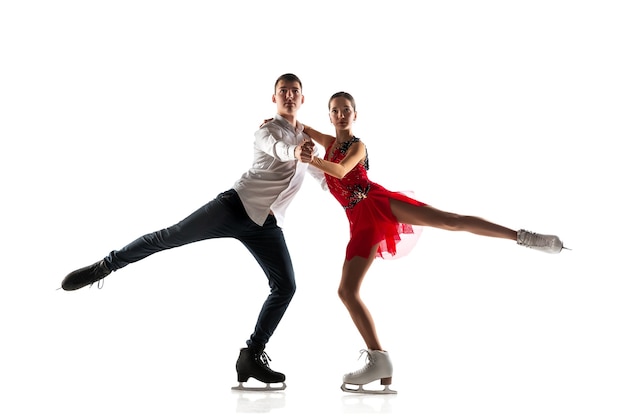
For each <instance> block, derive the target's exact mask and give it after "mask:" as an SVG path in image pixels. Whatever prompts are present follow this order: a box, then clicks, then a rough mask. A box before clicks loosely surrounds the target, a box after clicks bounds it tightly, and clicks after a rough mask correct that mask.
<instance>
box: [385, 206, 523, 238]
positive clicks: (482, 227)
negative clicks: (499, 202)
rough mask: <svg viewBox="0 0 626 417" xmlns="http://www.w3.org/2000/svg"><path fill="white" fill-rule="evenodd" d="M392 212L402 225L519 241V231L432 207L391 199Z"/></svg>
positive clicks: (478, 218)
mask: <svg viewBox="0 0 626 417" xmlns="http://www.w3.org/2000/svg"><path fill="white" fill-rule="evenodd" d="M389 203H390V205H391V211H392V213H393V214H394V216H396V219H397V220H398V221H399V222H400V223H405V224H413V225H419V226H430V227H436V228H439V229H445V230H454V231H465V232H470V233H474V234H477V235H481V236H489V237H497V238H501V239H510V240H517V231H515V230H513V229H509V228H508V227H504V226H500V225H499V224H495V223H492V222H489V221H487V220H485V219H481V218H480V217H476V216H465V215H461V214H456V213H449V212H446V211H442V210H439V209H436V208H434V207H432V206H415V205H412V204H409V203H406V202H404V201H400V200H394V199H390V201H389Z"/></svg>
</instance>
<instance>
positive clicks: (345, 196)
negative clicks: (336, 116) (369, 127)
mask: <svg viewBox="0 0 626 417" xmlns="http://www.w3.org/2000/svg"><path fill="white" fill-rule="evenodd" d="M359 141H360V139H359V138H356V137H352V139H350V140H349V141H347V142H344V143H342V144H341V145H340V146H339V147H337V148H336V149H334V150H333V151H332V152H330V149H332V146H333V145H332V144H331V146H329V147H328V149H326V155H325V156H324V159H325V160H327V161H330V162H335V163H339V162H341V161H342V160H343V158H345V157H346V152H347V151H348V149H349V148H350V146H351V145H352V144H353V143H355V142H359ZM333 144H334V143H333ZM368 168H369V161H368V157H367V153H366V155H365V161H364V163H359V164H357V165H356V166H355V167H354V168H353V169H352V170H351V171H350V172H348V173H347V174H346V175H345V176H344V177H343V179H339V178H335V177H333V176H330V175H328V174H326V183H327V184H328V190H329V191H330V193H331V194H332V195H333V196H334V197H335V198H336V199H337V201H338V202H339V204H341V205H342V206H343V208H345V209H350V208H352V207H354V206H355V205H356V204H357V203H358V202H359V201H361V200H363V199H364V198H367V193H368V192H369V190H370V186H371V183H370V180H369V178H368V177H367V170H368Z"/></svg>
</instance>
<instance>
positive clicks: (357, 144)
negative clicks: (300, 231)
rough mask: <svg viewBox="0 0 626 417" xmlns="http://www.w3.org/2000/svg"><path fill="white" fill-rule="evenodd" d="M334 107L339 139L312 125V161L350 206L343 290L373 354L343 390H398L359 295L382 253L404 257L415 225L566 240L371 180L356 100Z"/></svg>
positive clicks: (341, 99)
mask: <svg viewBox="0 0 626 417" xmlns="http://www.w3.org/2000/svg"><path fill="white" fill-rule="evenodd" d="M328 108H329V111H330V121H331V123H332V124H333V125H334V126H335V132H336V137H333V136H330V135H325V134H323V133H320V132H318V131H317V130H315V129H312V128H311V127H309V126H305V127H304V132H305V133H306V134H308V135H309V136H310V137H311V138H312V139H313V140H314V141H316V142H317V143H319V144H320V145H321V146H323V147H324V149H326V154H325V156H324V159H320V158H318V157H314V158H313V159H312V160H311V162H310V164H311V165H313V166H315V167H317V168H319V169H320V170H322V171H323V172H324V173H325V176H326V182H327V184H328V189H329V191H330V192H331V194H332V195H333V196H334V197H335V198H336V199H337V201H338V202H339V203H340V204H341V205H342V206H343V207H344V209H345V211H346V215H347V217H348V221H349V223H350V241H349V242H348V246H347V248H346V257H345V261H344V264H343V271H342V276H341V283H340V285H339V291H338V292H339V297H340V298H341V301H342V302H343V303H344V305H345V306H346V308H347V309H348V312H349V313H350V316H351V317H352V320H353V321H354V324H355V325H356V327H357V329H358V331H359V333H360V334H361V336H362V337H363V340H364V341H365V344H366V346H367V350H363V351H362V352H364V353H366V354H367V358H366V365H365V367H363V368H362V369H359V370H357V371H356V372H351V373H348V374H346V375H344V378H343V385H342V386H341V388H342V390H344V391H349V392H381V393H395V391H393V390H391V389H389V385H390V384H391V378H392V374H393V367H392V364H391V360H390V358H389V354H388V353H387V352H386V351H385V350H384V349H383V347H382V345H381V343H380V341H379V339H378V336H377V334H376V327H375V325H374V320H373V318H372V315H371V314H370V312H369V310H368V309H367V307H366V306H365V304H364V303H363V300H361V298H360V295H359V289H360V287H361V284H362V282H363V279H364V277H365V274H366V273H367V270H368V269H369V267H370V266H371V264H372V262H373V261H374V259H375V258H376V257H382V258H385V257H393V256H397V255H399V254H400V253H399V252H398V244H399V243H401V241H402V239H405V238H406V237H408V236H410V235H411V234H413V228H412V225H415V226H431V227H437V228H440V229H446V230H453V231H466V232H471V233H474V234H477V235H482V236H489V237H495V238H501V239H508V240H512V241H517V243H518V244H520V245H523V246H527V247H531V248H534V249H539V250H542V251H545V252H548V253H559V252H560V251H561V250H562V249H563V243H562V242H561V240H560V239H559V238H558V237H557V236H552V235H540V234H536V233H531V232H528V231H526V230H519V231H515V230H513V229H509V228H506V227H503V226H500V225H497V224H494V223H491V222H488V221H486V220H484V219H481V218H479V217H474V216H464V215H459V214H455V213H449V212H445V211H441V210H438V209H436V208H434V207H432V206H429V205H427V204H425V203H422V202H420V201H417V200H415V199H413V198H410V197H408V196H406V195H404V194H401V193H398V192H392V191H389V190H387V189H385V188H384V187H382V186H380V185H379V184H376V183H374V182H372V181H370V180H369V178H368V176H367V169H368V156H367V149H366V148H365V145H364V144H363V142H361V141H360V140H359V139H358V138H356V137H355V136H354V134H353V133H352V125H353V123H354V121H355V120H356V118H357V112H356V104H355V101H354V98H353V97H352V96H351V95H350V94H348V93H346V92H338V93H336V94H334V95H333V96H332V97H331V98H330V100H329V103H328ZM378 379H380V382H381V384H382V385H383V386H384V389H383V390H379V391H369V390H365V389H363V385H365V384H368V383H370V382H372V381H376V380H378ZM347 384H348V385H357V386H358V388H356V389H354V388H350V387H348V386H347Z"/></svg>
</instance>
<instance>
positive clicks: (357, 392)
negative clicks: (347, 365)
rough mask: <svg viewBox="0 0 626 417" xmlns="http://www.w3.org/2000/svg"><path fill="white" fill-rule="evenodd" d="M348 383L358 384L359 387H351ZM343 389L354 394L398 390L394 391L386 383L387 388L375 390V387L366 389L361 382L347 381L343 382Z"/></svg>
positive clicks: (387, 392) (392, 392) (389, 392)
mask: <svg viewBox="0 0 626 417" xmlns="http://www.w3.org/2000/svg"><path fill="white" fill-rule="evenodd" d="M348 385H357V386H358V388H350V387H349V386H348ZM341 390H342V391H343V392H351V393H353V394H383V395H385V394H397V393H398V391H394V390H392V389H391V388H389V385H385V388H383V389H379V390H374V389H365V388H363V385H360V384H346V383H345V382H344V383H343V384H341Z"/></svg>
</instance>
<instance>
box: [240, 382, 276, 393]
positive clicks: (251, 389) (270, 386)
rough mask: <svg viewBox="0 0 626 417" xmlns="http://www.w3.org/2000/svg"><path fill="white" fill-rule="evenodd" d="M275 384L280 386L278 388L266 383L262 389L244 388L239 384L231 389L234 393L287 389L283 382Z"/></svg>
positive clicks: (241, 383)
mask: <svg viewBox="0 0 626 417" xmlns="http://www.w3.org/2000/svg"><path fill="white" fill-rule="evenodd" d="M275 383H276V384H281V385H278V386H274V385H272V384H271V383H269V382H268V383H266V384H265V386H264V387H246V386H245V385H243V382H240V383H239V385H236V386H234V387H232V388H231V389H232V390H234V391H282V390H284V389H285V388H287V384H285V383H284V382H275Z"/></svg>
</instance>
